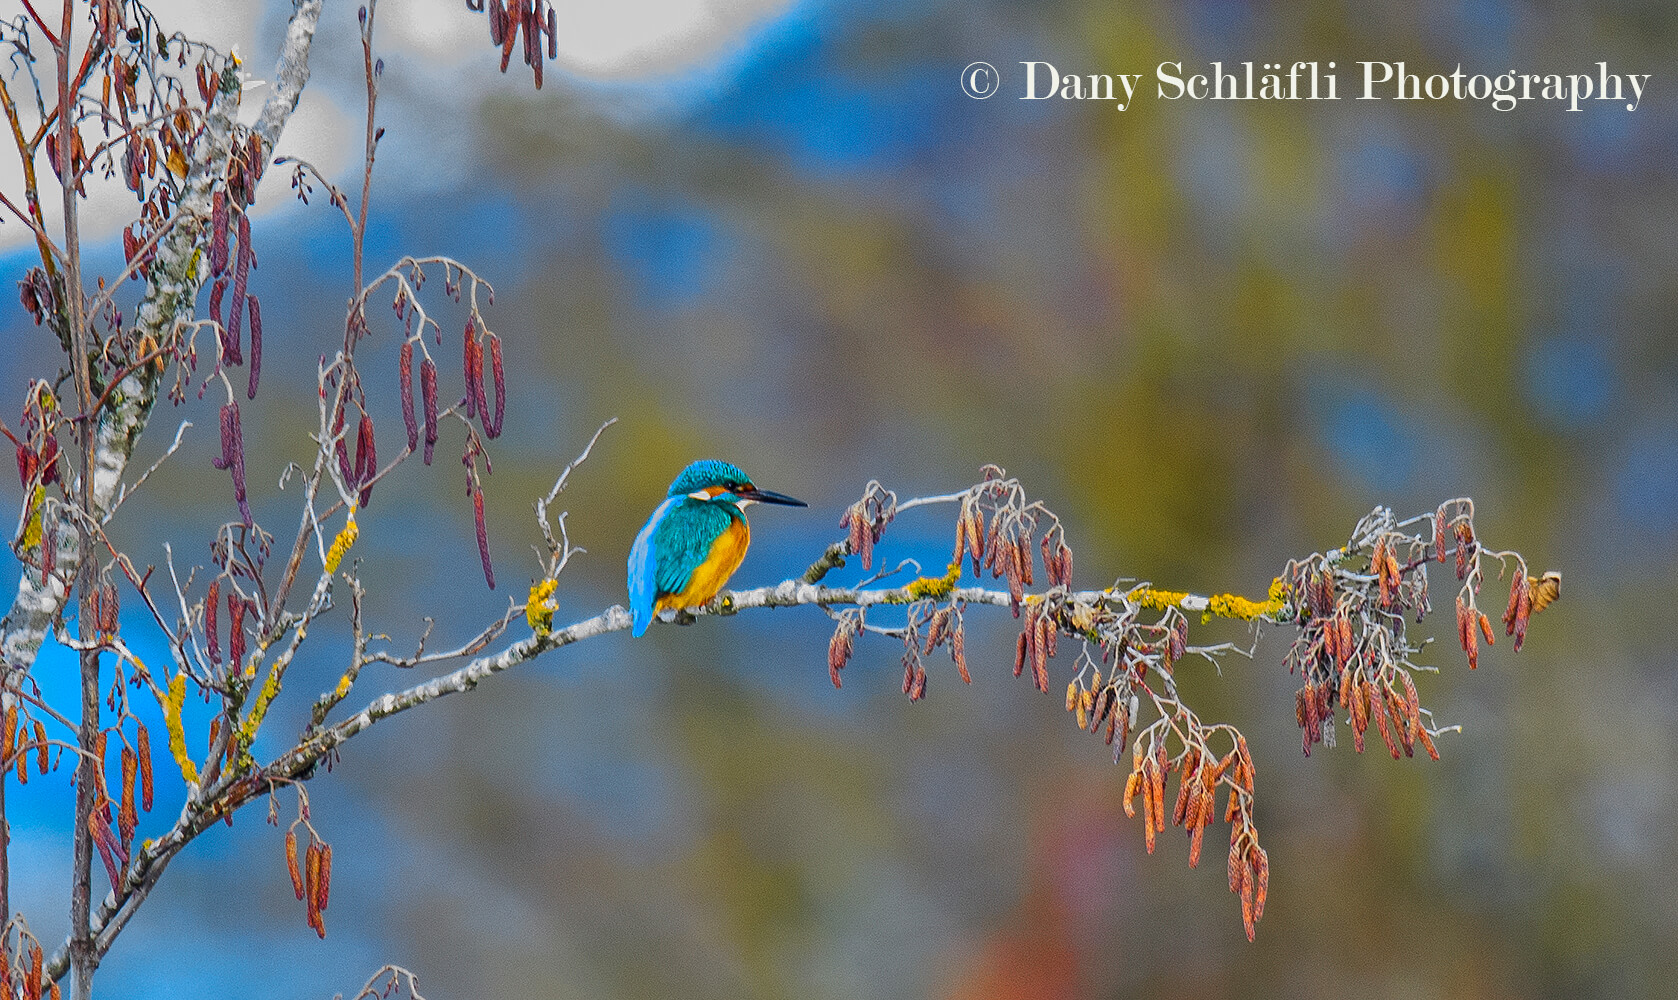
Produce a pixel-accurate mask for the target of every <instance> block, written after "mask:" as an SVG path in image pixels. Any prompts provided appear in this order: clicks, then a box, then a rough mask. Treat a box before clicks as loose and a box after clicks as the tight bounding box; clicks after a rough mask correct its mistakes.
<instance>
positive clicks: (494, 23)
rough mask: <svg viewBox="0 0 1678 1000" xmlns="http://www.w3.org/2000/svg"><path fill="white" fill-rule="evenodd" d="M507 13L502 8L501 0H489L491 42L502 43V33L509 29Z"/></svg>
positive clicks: (494, 43) (493, 43)
mask: <svg viewBox="0 0 1678 1000" xmlns="http://www.w3.org/2000/svg"><path fill="white" fill-rule="evenodd" d="M505 17H506V15H505V14H504V13H503V12H502V10H501V0H489V42H490V44H491V45H497V46H498V45H500V44H501V37H502V33H503V32H505V31H506V30H507V26H506V23H505Z"/></svg>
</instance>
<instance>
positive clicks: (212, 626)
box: [204, 577, 221, 664]
mask: <svg viewBox="0 0 1678 1000" xmlns="http://www.w3.org/2000/svg"><path fill="white" fill-rule="evenodd" d="M220 603H221V579H220V578H219V577H218V578H216V579H214V580H211V581H210V592H209V594H208V595H207V596H205V598H204V643H205V645H206V646H207V647H208V648H209V653H210V662H211V663H215V664H219V663H221V638H220V637H219V636H218V635H217V634H216V633H217V632H218V631H219V629H217V628H216V615H217V605H219V604H220Z"/></svg>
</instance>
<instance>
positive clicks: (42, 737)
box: [35, 719, 105, 774]
mask: <svg viewBox="0 0 1678 1000" xmlns="http://www.w3.org/2000/svg"><path fill="white" fill-rule="evenodd" d="M104 749H105V735H104V734H103V733H101V734H99V750H100V751H101V753H100V765H99V766H100V769H101V770H103V769H104V754H103V751H104ZM47 764H48V761H47V727H46V726H43V725H41V720H40V719H36V720H35V766H36V767H37V768H40V771H41V773H42V774H46V773H47Z"/></svg>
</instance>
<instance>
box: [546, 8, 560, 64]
mask: <svg viewBox="0 0 1678 1000" xmlns="http://www.w3.org/2000/svg"><path fill="white" fill-rule="evenodd" d="M548 58H549V59H558V58H559V19H558V18H556V17H555V16H554V9H553V7H551V6H550V7H549V8H548Z"/></svg>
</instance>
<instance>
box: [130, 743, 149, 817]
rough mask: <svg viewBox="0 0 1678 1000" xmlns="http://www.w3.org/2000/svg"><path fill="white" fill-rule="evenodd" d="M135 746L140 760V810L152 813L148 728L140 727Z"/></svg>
mask: <svg viewBox="0 0 1678 1000" xmlns="http://www.w3.org/2000/svg"><path fill="white" fill-rule="evenodd" d="M136 726H137V731H136V733H135V739H134V744H135V746H136V748H137V751H136V753H137V755H138V756H139V758H140V808H142V809H144V810H145V811H146V812H151V793H152V784H151V737H150V736H148V735H147V734H146V727H145V726H143V725H138V724H136Z"/></svg>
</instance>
